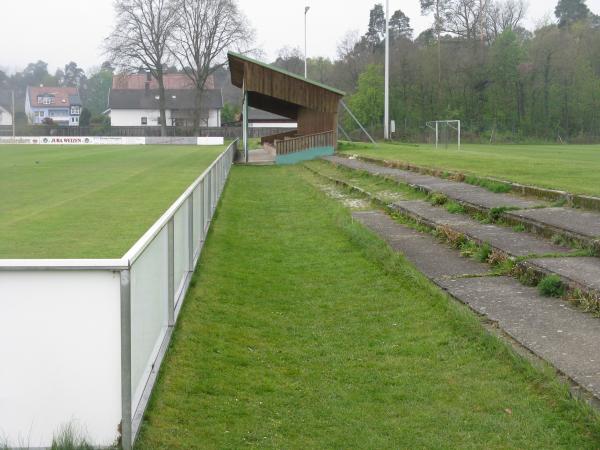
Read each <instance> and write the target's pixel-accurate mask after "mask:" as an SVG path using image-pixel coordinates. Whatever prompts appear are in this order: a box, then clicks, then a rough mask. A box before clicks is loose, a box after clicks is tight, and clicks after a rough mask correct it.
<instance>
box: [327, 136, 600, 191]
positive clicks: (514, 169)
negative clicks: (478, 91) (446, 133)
mask: <svg viewBox="0 0 600 450" xmlns="http://www.w3.org/2000/svg"><path fill="white" fill-rule="evenodd" d="M339 150H340V151H342V152H344V153H347V154H358V155H363V156H370V157H373V158H381V159H386V160H394V161H403V162H410V163H413V164H416V165H420V166H423V167H430V168H436V169H446V170H454V171H461V172H464V173H466V174H473V175H479V176H484V177H486V176H487V177H494V178H499V179H503V180H507V181H513V182H516V183H523V184H529V185H534V186H540V187H545V188H552V189H560V190H565V191H568V192H571V193H574V194H588V195H600V145H480V144H465V145H463V146H462V148H461V149H460V150H458V149H457V145H456V143H454V144H453V145H449V146H448V148H445V147H440V148H438V149H435V148H434V147H433V146H432V145H406V144H405V145H402V144H383V143H378V144H376V145H367V144H362V143H349V144H341V145H340V149H339Z"/></svg>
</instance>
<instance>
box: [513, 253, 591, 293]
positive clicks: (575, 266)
mask: <svg viewBox="0 0 600 450" xmlns="http://www.w3.org/2000/svg"><path fill="white" fill-rule="evenodd" d="M524 265H525V266H526V267H530V268H533V269H534V270H536V271H538V272H543V273H555V274H557V275H559V276H560V277H561V278H563V279H564V280H565V281H567V283H569V284H570V285H573V287H576V288H580V289H584V290H586V291H590V290H594V291H597V292H600V258H596V257H593V256H577V257H569V258H536V259H530V260H528V261H526V262H525V263H524Z"/></svg>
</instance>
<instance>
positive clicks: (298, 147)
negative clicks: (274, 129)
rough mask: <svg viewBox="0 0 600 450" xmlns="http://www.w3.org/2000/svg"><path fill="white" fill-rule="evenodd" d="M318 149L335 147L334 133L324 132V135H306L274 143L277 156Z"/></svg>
mask: <svg viewBox="0 0 600 450" xmlns="http://www.w3.org/2000/svg"><path fill="white" fill-rule="evenodd" d="M318 147H335V132H333V131H326V132H324V133H316V134H308V135H306V136H300V137H297V138H291V139H283V140H278V141H275V148H276V149H277V154H278V155H287V154H289V153H295V152H301V151H304V150H309V149H311V148H318Z"/></svg>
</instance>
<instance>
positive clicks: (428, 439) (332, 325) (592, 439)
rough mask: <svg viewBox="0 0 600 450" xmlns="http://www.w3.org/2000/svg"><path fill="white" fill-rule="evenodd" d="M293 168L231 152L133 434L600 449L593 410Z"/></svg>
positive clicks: (222, 444) (229, 441) (235, 444)
mask: <svg viewBox="0 0 600 450" xmlns="http://www.w3.org/2000/svg"><path fill="white" fill-rule="evenodd" d="M312 179H313V178H312V177H311V176H309V175H308V174H307V173H306V172H305V171H304V170H303V169H302V168H300V167H297V166H295V167H234V168H233V171H232V178H231V179H230V180H229V184H228V186H227V187H226V190H225V192H224V196H223V198H222V203H221V206H220V209H219V210H218V213H217V216H216V218H215V221H214V222H213V227H212V229H211V232H210V234H209V237H208V242H207V246H206V247H205V249H204V252H203V254H202V260H201V263H200V269H199V270H198V273H196V276H195V278H194V281H193V284H192V287H191V289H190V291H189V292H188V296H187V300H186V303H185V304H184V306H183V310H182V313H181V317H180V320H179V322H178V324H177V328H176V331H175V334H174V338H173V340H172V343H171V347H170V350H169V352H168V354H167V357H166V360H165V363H164V364H163V366H162V369H161V374H160V377H159V381H158V384H157V386H156V390H155V392H154V395H153V397H152V399H151V402H150V405H149V409H148V412H147V415H146V418H145V420H144V422H143V425H142V430H141V434H140V437H139V440H138V442H137V448H138V449H140V450H152V449H170V450H172V449H199V448H231V449H237V448H243V447H254V448H298V449H306V448H326V449H335V448H339V449H349V448H435V449H438V448H474V449H480V448H486V449H493V448H518V449H524V448H539V449H551V448H568V449H573V448H577V449H584V448H597V447H598V442H600V422H599V421H598V416H597V415H595V414H593V413H592V412H591V411H590V410H589V409H588V408H587V407H585V406H583V405H582V404H580V403H578V402H576V401H574V400H571V399H570V397H569V395H568V392H567V389H566V387H565V386H564V385H561V384H559V383H558V382H557V381H556V379H555V378H554V377H553V375H552V374H551V371H550V370H548V369H547V368H546V369H543V370H542V369H534V368H533V367H532V366H531V365H530V364H529V363H527V362H525V361H524V360H523V359H521V358H520V357H518V356H516V355H515V354H514V353H513V352H512V351H511V350H509V349H508V347H507V346H506V345H504V344H503V343H501V342H500V341H499V340H498V339H496V338H494V337H492V336H490V335H489V334H487V333H486V332H485V331H484V329H483V327H482V325H481V324H480V323H479V319H477V318H476V317H475V316H474V315H473V314H472V313H470V312H469V311H467V310H466V308H464V307H462V306H459V305H456V304H455V303H453V302H451V301H449V300H448V298H447V297H446V296H445V295H444V294H443V293H442V292H441V291H439V290H438V289H437V288H436V287H434V286H433V285H432V284H431V283H429V281H427V280H426V279H425V278H424V277H423V276H422V275H421V274H419V273H418V272H417V271H416V270H415V269H414V268H413V267H412V266H410V265H409V264H408V263H407V262H406V261H405V260H404V259H403V258H402V257H401V256H399V255H397V254H393V253H392V252H391V251H389V250H388V248H387V247H386V246H385V244H383V242H382V241H381V240H379V239H377V238H376V237H375V236H373V235H372V234H370V233H369V232H367V231H366V230H365V229H364V228H362V227H361V226H360V225H358V224H356V223H353V222H352V220H351V217H350V215H349V212H348V211H347V210H346V209H344V208H343V207H342V206H341V205H340V204H339V203H337V202H336V201H334V200H332V199H330V198H328V197H326V196H325V195H324V194H323V193H322V192H320V191H318V190H317V189H315V187H313V185H311V184H310V183H309V181H310V180H312Z"/></svg>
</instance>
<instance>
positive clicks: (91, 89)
mask: <svg viewBox="0 0 600 450" xmlns="http://www.w3.org/2000/svg"><path fill="white" fill-rule="evenodd" d="M90 73H91V75H90V78H89V79H88V80H87V82H86V83H85V86H84V88H83V89H82V90H81V96H82V100H83V103H84V104H85V105H86V107H87V108H88V109H89V110H90V112H91V113H92V115H93V116H95V115H97V114H101V113H102V112H104V111H105V110H106V109H107V108H108V94H109V92H110V88H111V86H112V80H113V74H114V71H113V68H112V67H111V66H110V65H107V64H106V63H105V64H102V66H101V68H100V69H92V70H91V72H90Z"/></svg>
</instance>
